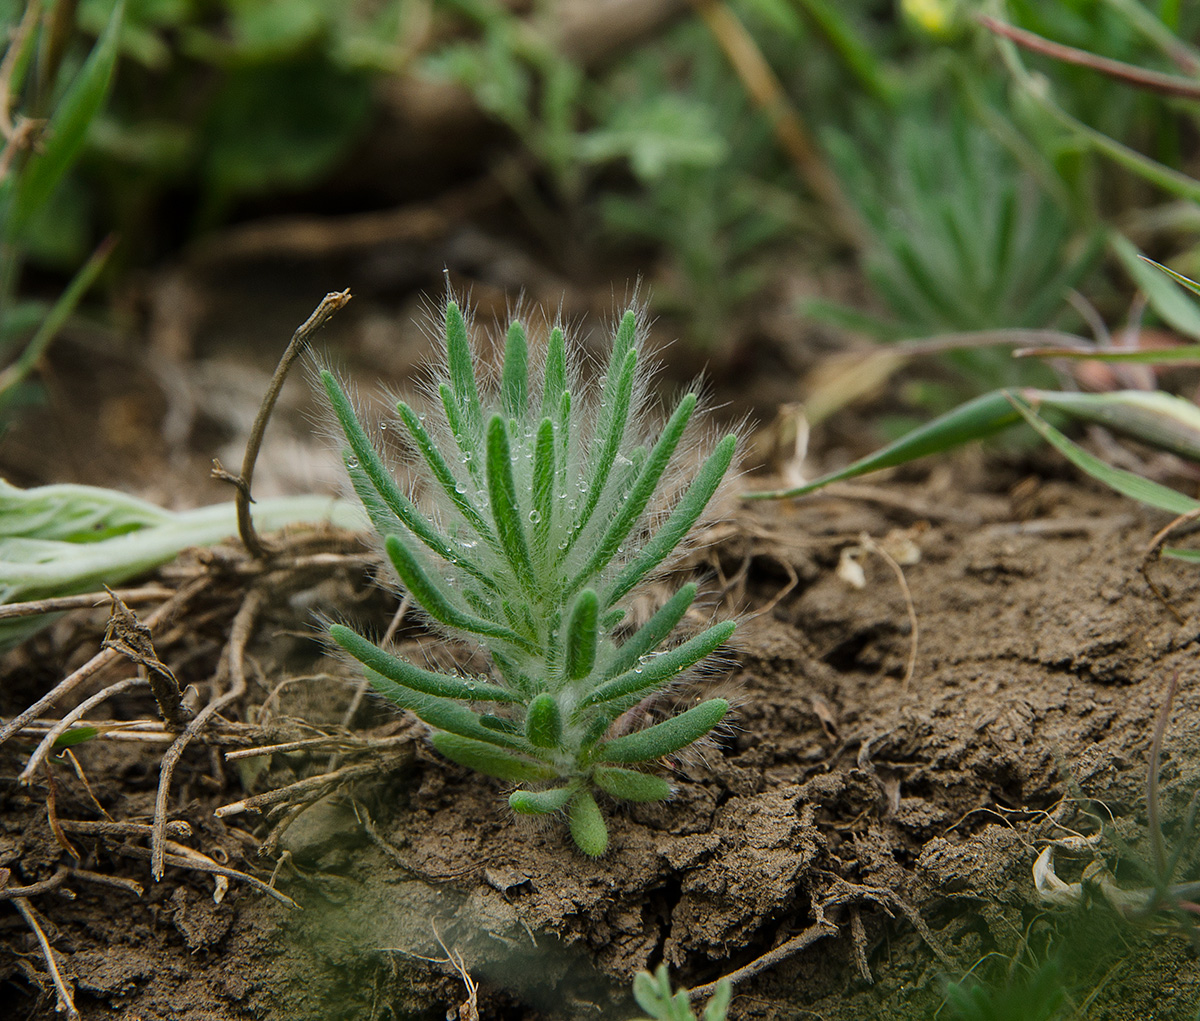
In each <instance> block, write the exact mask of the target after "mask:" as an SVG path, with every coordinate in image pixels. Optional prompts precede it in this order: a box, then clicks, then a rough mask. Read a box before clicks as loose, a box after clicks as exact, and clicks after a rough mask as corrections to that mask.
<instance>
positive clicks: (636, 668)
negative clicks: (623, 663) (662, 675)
mask: <svg viewBox="0 0 1200 1021" xmlns="http://www.w3.org/2000/svg"><path fill="white" fill-rule="evenodd" d="M633 672H634V673H635V674H640V673H641V672H642V667H640V666H635V667H634V668H633Z"/></svg>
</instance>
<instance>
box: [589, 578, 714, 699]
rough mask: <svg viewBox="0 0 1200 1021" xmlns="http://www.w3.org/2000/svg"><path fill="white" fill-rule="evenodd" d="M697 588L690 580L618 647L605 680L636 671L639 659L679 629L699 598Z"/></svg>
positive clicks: (609, 624) (607, 669) (606, 670)
mask: <svg viewBox="0 0 1200 1021" xmlns="http://www.w3.org/2000/svg"><path fill="white" fill-rule="evenodd" d="M697 591H698V589H697V588H696V585H695V584H694V583H692V582H688V583H687V584H686V585H684V586H683V588H681V589H680V590H679V591H678V592H676V593H675V595H673V596H672V597H671V598H670V599H668V600H667V601H666V602H665V603H663V605H662V607H661V608H660V609H659V610H658V611H657V612H656V613H655V614H654V616H653V617H651V618H650V619H649V620H648V621H646V623H645V624H643V625H642V626H641V627H640V628H638V629H637V631H635V632H634V633H633V634H632V635H630V636H629V637H628V638H627V639H626V640H625V642H624V643H623V644H622V645H621V647H620V648H619V649H618V650H617V652H616V655H615V656H613V658H612V661H611V662H609V663H608V664H607V665H606V667H605V671H604V677H603V679H604V680H606V681H607V680H611V679H612V678H613V677H616V676H617V674H623V673H625V672H626V671H627V670H632V669H633V668H634V667H635V666H636V665H637V662H638V660H640V659H641V658H642V657H643V656H646V655H649V654H650V653H651V652H653V651H654V650H655V649H657V648H658V647H659V645H661V644H662V643H663V642H664V641H665V640H666V638H667V636H668V635H669V634H670V633H671V632H672V631H674V630H675V625H677V624H678V623H679V622H680V621H681V620H683V615H684V614H685V613H687V611H688V607H690V606H691V605H692V603H693V602H694V601H695V599H696V592H697ZM606 623H608V622H607V621H606ZM613 623H615V621H614V622H613ZM608 626H609V627H612V626H613V624H612V623H608Z"/></svg>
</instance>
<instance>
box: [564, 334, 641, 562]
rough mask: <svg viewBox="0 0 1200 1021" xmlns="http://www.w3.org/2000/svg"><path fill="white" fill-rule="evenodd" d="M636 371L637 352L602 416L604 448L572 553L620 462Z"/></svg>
mask: <svg viewBox="0 0 1200 1021" xmlns="http://www.w3.org/2000/svg"><path fill="white" fill-rule="evenodd" d="M636 367H637V352H636V351H630V352H629V354H628V355H627V356H626V358H625V364H624V366H623V367H622V369H621V375H620V378H619V379H618V380H617V383H616V386H614V387H613V396H612V398H611V400H612V403H611V405H608V406H606V408H605V413H602V424H603V425H604V427H605V428H604V429H603V431H599V432H598V433H597V439H599V441H600V445H599V447H598V448H597V449H596V450H595V451H594V455H595V456H594V460H592V462H591V472H590V473H589V478H588V493H587V501H586V503H585V504H584V506H583V509H582V510H581V511H580V512H579V514H578V515H577V516H576V518H575V527H574V530H573V531H572V532H571V537H570V539H569V540H568V547H567V548H568V550H569V549H570V548H571V547H572V546H573V545H574V544H575V540H576V539H577V538H578V537H579V535H580V534H581V533H582V532H583V529H584V528H585V527H586V525H587V523H588V522H589V521H590V520H591V518H592V514H593V513H594V512H595V510H596V504H597V503H598V502H599V501H600V496H601V494H602V493H603V492H604V486H605V484H606V483H607V482H608V476H609V472H611V471H612V466H613V462H614V461H615V460H616V459H617V454H618V453H619V451H620V449H621V440H622V439H624V437H625V425H626V423H627V422H628V421H629V403H630V399H631V397H632V395H633V375H634V370H635V369H636ZM606 389H607V387H606Z"/></svg>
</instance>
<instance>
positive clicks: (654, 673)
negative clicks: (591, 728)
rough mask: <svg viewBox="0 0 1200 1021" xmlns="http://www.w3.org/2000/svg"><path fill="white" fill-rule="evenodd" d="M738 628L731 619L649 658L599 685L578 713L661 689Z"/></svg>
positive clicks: (583, 702)
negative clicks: (635, 694) (633, 695)
mask: <svg viewBox="0 0 1200 1021" xmlns="http://www.w3.org/2000/svg"><path fill="white" fill-rule="evenodd" d="M736 627H737V625H736V624H735V623H734V622H733V621H731V620H725V621H722V622H721V623H720V624H714V625H713V626H712V627H710V628H708V629H707V630H705V631H702V632H701V633H700V634H698V635H696V637H695V638H690V639H688V641H686V642H684V643H683V644H682V645H679V646H677V647H676V648H674V649H671V650H670V651H668V652H663V653H660V654H659V655H657V656H653V657H651V658H650V659H647V660H646V661H645V662H644V663H643V664H642V665H641V666H637V667H634V668H633V669H632V670H628V671H626V672H625V673H623V674H620V675H619V676H617V677H614V678H613V679H612V680H611V681H608V682H606V683H604V684H602V685H600V687H598V688H596V689H595V690H594V691H592V693H591V694H589V695H588V696H587V697H586V698H585V699H583V700H582V701H581V702H580V703H579V710H580V711H582V710H584V709H587V708H589V707H591V706H594V705H600V704H601V703H604V702H611V701H612V700H613V699H617V698H623V697H625V696H626V695H632V694H634V693H635V692H639V691H649V690H651V689H654V688H661V687H662V686H663V685H664V684H666V683H667V681H669V680H670V679H671V678H673V677H675V676H676V675H677V674H679V673H680V672H682V671H684V670H686V669H687V668H688V667H690V666H693V665H694V664H696V663H698V662H700V660H702V659H703V658H704V657H705V656H707V655H708V654H709V653H711V652H712V651H713V650H714V649H716V648H717V646H719V645H720V644H721V643H723V642H726V641H728V640H729V636H730V635H732V634H733V632H734V629H735V628H736ZM664 754H666V753H665V752H664Z"/></svg>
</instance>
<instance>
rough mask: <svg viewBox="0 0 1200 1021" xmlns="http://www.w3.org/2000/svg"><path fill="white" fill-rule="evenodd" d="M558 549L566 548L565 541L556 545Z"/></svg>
mask: <svg viewBox="0 0 1200 1021" xmlns="http://www.w3.org/2000/svg"><path fill="white" fill-rule="evenodd" d="M558 548H559V549H560V550H565V549H566V548H567V540H566V539H563V541H562V542H560V543H559V544H558Z"/></svg>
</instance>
